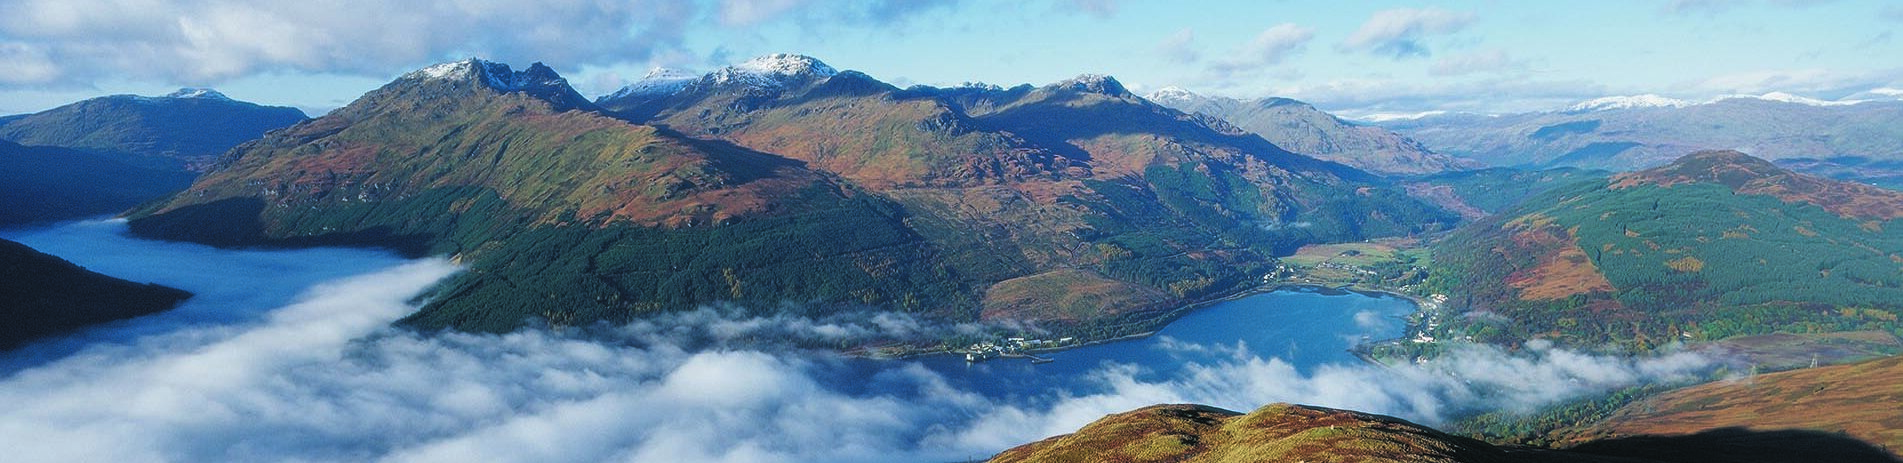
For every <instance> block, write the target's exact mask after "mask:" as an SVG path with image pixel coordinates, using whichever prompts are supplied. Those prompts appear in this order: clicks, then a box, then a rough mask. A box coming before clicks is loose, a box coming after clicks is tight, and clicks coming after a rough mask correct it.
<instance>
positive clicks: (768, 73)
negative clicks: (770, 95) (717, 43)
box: [706, 53, 839, 87]
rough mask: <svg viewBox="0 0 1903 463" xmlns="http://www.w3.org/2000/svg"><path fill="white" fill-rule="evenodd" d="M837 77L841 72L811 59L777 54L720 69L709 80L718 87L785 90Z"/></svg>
mask: <svg viewBox="0 0 1903 463" xmlns="http://www.w3.org/2000/svg"><path fill="white" fill-rule="evenodd" d="M837 74H839V70H837V69H833V67H832V66H827V65H826V63H823V62H820V61H819V60H818V59H814V58H813V57H811V56H805V55H792V54H784V53H776V54H771V55H766V56H761V57H758V58H754V59H750V60H747V61H746V62H744V63H740V64H735V65H732V66H727V67H724V68H720V69H719V70H716V71H714V72H713V73H711V74H708V75H707V77H706V78H709V79H711V80H712V81H713V83H714V84H715V85H726V84H735V83H737V84H741V85H747V86H752V87H783V86H787V85H790V84H794V83H798V82H801V81H810V80H817V79H825V78H829V77H832V76H834V75H837Z"/></svg>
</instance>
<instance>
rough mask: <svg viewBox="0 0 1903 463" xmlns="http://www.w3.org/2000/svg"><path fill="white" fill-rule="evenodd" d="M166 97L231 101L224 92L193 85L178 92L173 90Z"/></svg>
mask: <svg viewBox="0 0 1903 463" xmlns="http://www.w3.org/2000/svg"><path fill="white" fill-rule="evenodd" d="M165 98H201V99H207V100H224V101H231V98H230V97H227V96H225V94H223V93H218V91H217V90H212V89H209V88H193V87H186V88H181V89H178V91H176V92H172V93H170V94H167V95H165Z"/></svg>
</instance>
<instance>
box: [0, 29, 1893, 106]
mask: <svg viewBox="0 0 1903 463" xmlns="http://www.w3.org/2000/svg"><path fill="white" fill-rule="evenodd" d="M1899 26H1903V3H1897V2H1893V1H1887V0H1603V1H1595V2H1527V1H1506V0H1471V1H1438V2H1421V1H1339V2H1305V1H1292V0H1237V1H1203V2H1166V1H1138V0H866V1H820V0H679V1H667V0H549V1H542V2H532V3H524V2H517V1H505V0H415V1H407V2H383V1H359V0H293V1H278V0H255V1H254V0H5V1H3V2H0V65H4V66H5V71H4V72H0V114H14V113H23V112H32V111H39V110H44V109H47V108H51V107H54V106H58V105H61V104H65V103H70V102H72V101H77V100H80V99H84V98H88V97H93V96H99V95H104V94H119V93H133V94H143V95H160V94H165V93H170V92H171V91H172V90H175V89H177V88H179V87H214V88H217V89H219V90H221V91H223V92H224V93H226V94H228V95H230V96H232V97H234V98H237V99H241V100H248V101H255V102H259V103H265V104H274V105H287V106H296V107H299V108H303V109H304V110H305V111H306V112H310V113H313V114H321V113H322V112H325V111H328V110H330V109H333V108H335V107H338V106H342V105H344V104H347V103H349V102H350V101H351V100H353V99H355V98H356V97H358V96H360V95H362V94H363V93H364V92H366V91H369V90H371V89H374V88H376V87H377V86H378V85H381V84H382V83H384V82H387V81H389V80H391V79H393V78H395V77H396V76H399V75H401V74H403V73H405V72H407V71H410V70H414V69H417V68H421V67H424V66H427V65H429V64H432V63H437V62H443V61H451V60H456V59H461V58H467V57H472V56H473V57H481V58H484V59H490V60H494V61H500V62H503V63H507V64H511V65H514V66H516V67H517V68H521V67H525V66H527V65H528V64H529V63H531V62H536V61H540V62H544V63H546V64H548V65H549V66H551V67H553V68H555V69H556V70H557V71H558V72H561V73H562V74H563V75H564V76H566V77H568V78H569V80H570V81H571V82H572V83H573V84H574V85H575V87H577V89H578V90H579V91H581V93H583V94H585V95H591V96H593V95H602V94H607V93H610V92H612V91H613V90H615V89H617V88H619V87H620V86H621V85H624V84H626V83H628V82H630V81H632V80H637V79H639V78H640V76H642V75H643V74H645V73H646V72H647V70H649V69H651V68H653V67H657V66H661V67H671V68H679V69H686V70H690V71H699V72H704V71H708V70H712V69H714V68H717V67H719V66H722V65H727V64H732V63H737V62H740V61H744V60H746V59H747V58H749V57H753V56H758V55H763V54H769V53H799V54H805V55H809V56H813V57H816V58H819V59H821V60H823V61H825V62H827V63H828V64H830V65H832V66H833V67H835V68H839V69H851V70H858V71H861V72H865V73H867V74H869V75H872V76H873V77H875V78H879V79H881V80H884V81H887V82H890V83H894V84H897V85H900V86H906V85H913V84H927V85H949V84H957V83H962V82H986V83H992V84H999V85H1006V86H1010V85H1015V84H1020V83H1030V84H1045V83H1050V82H1055V81H1059V80H1063V79H1066V78H1070V77H1073V76H1076V75H1078V74H1085V73H1094V74H1108V75H1112V76H1115V77H1117V78H1118V79H1119V80H1120V81H1122V82H1123V83H1124V84H1125V85H1126V86H1129V87H1131V88H1132V89H1135V90H1138V91H1149V90H1154V89H1157V88H1161V87H1164V86H1178V87H1183V88H1187V89H1189V90H1192V91H1196V92H1199V93H1204V94H1210V95H1221V96H1230V97H1237V98H1258V97H1268V96H1280V97H1289V98H1296V99H1300V100H1304V101H1308V102H1311V103H1314V104H1316V105H1317V106H1318V107H1320V108H1322V109H1325V110H1330V111H1335V112H1338V113H1341V114H1343V115H1347V116H1350V117H1358V116H1369V115H1392V114H1409V113H1417V112H1424V111H1470V112H1482V113H1504V112H1520V111H1530V110H1547V109H1556V108H1560V107H1564V106H1566V105H1570V104H1573V103H1577V102H1579V101H1583V100H1587V99H1591V98H1596V97H1603V96H1614V95H1634V94H1644V93H1654V94H1661V95H1665V96H1669V97H1675V98H1681V99H1691V100H1701V99H1709V98H1713V97H1717V96H1721V95H1728V94H1763V93H1768V92H1773V91H1778V92H1787V93H1792V94H1797V95H1800V96H1805V97H1811V98H1819V99H1825V100H1837V99H1854V98H1859V97H1862V96H1868V95H1872V94H1873V93H1871V92H1872V91H1873V90H1875V91H1877V92H1878V93H1883V92H1884V91H1885V90H1884V89H1897V88H1903V60H1899V59H1897V58H1894V57H1898V56H1903V41H1899V39H1898V38H1896V37H1894V33H1895V32H1896V30H1897V29H1898V27H1899ZM1883 57H1892V58H1883ZM1890 93H1894V92H1893V91H1892V92H1890Z"/></svg>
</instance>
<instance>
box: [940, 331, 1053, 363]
mask: <svg viewBox="0 0 1903 463" xmlns="http://www.w3.org/2000/svg"><path fill="white" fill-rule="evenodd" d="M1076 342H1077V338H1075V337H1064V338H1060V339H1056V340H1050V339H1026V338H1004V341H1002V342H995V341H985V342H980V343H976V344H972V345H971V346H970V347H966V348H965V361H967V362H974V363H975V362H983V361H986V360H991V359H994V358H998V357H1025V356H1029V355H1030V354H1029V353H1028V351H1030V350H1033V349H1055V348H1059V347H1064V346H1068V345H1071V344H1075V343H1076Z"/></svg>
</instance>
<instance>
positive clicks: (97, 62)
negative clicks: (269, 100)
mask: <svg viewBox="0 0 1903 463" xmlns="http://www.w3.org/2000/svg"><path fill="white" fill-rule="evenodd" d="M696 14H698V11H697V7H696V6H695V4H694V3H692V2H675V1H661V0H630V1H616V2H601V1H594V0H552V1H545V2H537V3H535V4H533V5H529V4H522V3H520V2H510V1H503V0H418V1H410V2H370V1H343V2H289V1H269V2H254V1H238V0H20V1H12V2H6V3H4V4H0V58H9V59H8V60H7V62H8V63H22V64H21V65H19V66H15V65H10V66H9V72H7V73H0V84H16V85H31V84H53V83H59V82H91V81H95V80H98V79H102V78H105V77H114V78H129V79H156V80H161V81H170V82H212V81H217V80H221V79H226V78H231V77H237V76H244V75H250V74H254V73H259V72H264V71H302V72H330V73H345V74H362V75H372V76H384V75H390V74H392V73H393V72H395V71H398V70H402V69H407V68H410V67H414V66H416V65H418V64H419V63H429V62H434V61H442V60H446V59H452V58H456V57H462V56H471V55H481V56H484V57H488V58H492V59H498V60H502V61H507V62H522V63H526V62H530V61H550V62H557V63H563V64H566V65H586V64H602V63H617V62H632V61H640V60H644V59H646V58H647V57H648V56H649V55H650V54H653V53H655V52H657V51H662V50H668V49H672V48H674V47H676V46H677V45H678V43H679V41H680V40H681V36H682V34H683V29H682V28H683V27H685V25H686V24H687V21H688V19H690V18H692V17H694V15H696ZM17 68H25V70H26V72H16V71H18V69H17Z"/></svg>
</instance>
